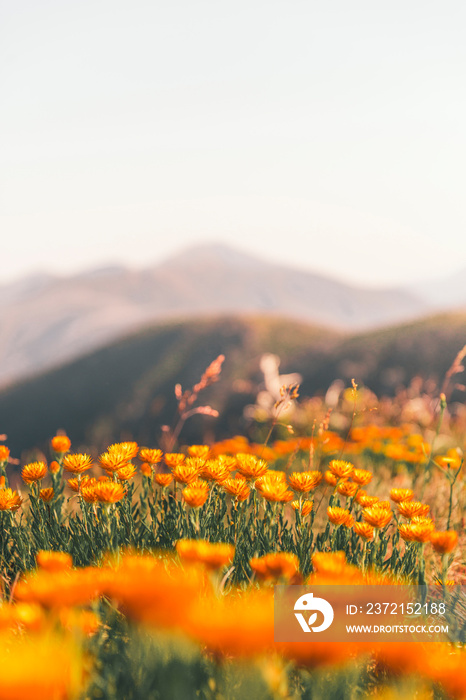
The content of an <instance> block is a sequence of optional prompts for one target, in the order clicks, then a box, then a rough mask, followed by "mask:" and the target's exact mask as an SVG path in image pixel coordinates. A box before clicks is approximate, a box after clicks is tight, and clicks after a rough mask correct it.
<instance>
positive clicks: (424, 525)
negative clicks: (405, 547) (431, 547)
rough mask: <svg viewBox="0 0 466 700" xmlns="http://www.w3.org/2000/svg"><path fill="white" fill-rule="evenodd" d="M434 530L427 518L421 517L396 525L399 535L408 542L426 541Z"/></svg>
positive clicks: (432, 524)
mask: <svg viewBox="0 0 466 700" xmlns="http://www.w3.org/2000/svg"><path fill="white" fill-rule="evenodd" d="M434 530H435V525H434V523H433V522H432V520H430V519H429V518H422V519H419V520H418V521H417V522H410V523H405V524H403V525H399V527H398V531H399V533H400V535H401V537H402V538H403V539H404V540H408V541H409V542H422V543H424V542H428V541H429V540H430V538H431V536H432V533H433V531H434Z"/></svg>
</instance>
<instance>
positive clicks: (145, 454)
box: [139, 447, 163, 464]
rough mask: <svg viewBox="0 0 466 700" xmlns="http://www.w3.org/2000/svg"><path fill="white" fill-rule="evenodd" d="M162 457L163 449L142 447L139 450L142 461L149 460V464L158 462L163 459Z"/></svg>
mask: <svg viewBox="0 0 466 700" xmlns="http://www.w3.org/2000/svg"><path fill="white" fill-rule="evenodd" d="M162 458H163V452H162V450H155V449H150V448H149V447H141V448H140V450H139V459H140V460H141V461H142V462H148V463H149V464H158V463H159V462H161V461H162Z"/></svg>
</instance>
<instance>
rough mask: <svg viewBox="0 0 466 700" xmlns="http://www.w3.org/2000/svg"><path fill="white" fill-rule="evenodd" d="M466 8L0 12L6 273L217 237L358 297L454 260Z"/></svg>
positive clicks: (56, 0)
mask: <svg viewBox="0 0 466 700" xmlns="http://www.w3.org/2000/svg"><path fill="white" fill-rule="evenodd" d="M465 26H466V4H465V3H464V2H463V1H462V0H450V1H449V2H448V3H444V2H440V1H435V2H432V1H429V0H422V1H421V0H410V1H409V2H406V0H403V1H402V2H401V1H399V0H392V1H391V2H390V3H388V2H384V3H381V2H374V1H373V0H369V1H360V0H352V1H351V2H348V0H328V1H327V2H321V1H320V0H304V1H301V0H278V1H277V0H246V1H245V0H235V2H228V1H226V0H195V2H193V0H170V2H166V1H165V0H150V1H143V0H131V2H129V1H121V0H79V2H78V0H75V1H72V0H70V1H68V2H63V0H41V2H37V0H3V3H2V5H1V9H0V94H1V95H2V107H1V109H0V244H1V255H2V281H3V282H7V281H9V280H13V279H17V278H19V277H21V276H23V275H26V274H29V273H32V272H33V273H37V272H56V273H57V272H58V273H60V274H71V273H73V272H77V271H83V270H86V269H90V268H95V267H100V266H106V265H112V264H126V265H128V266H132V267H142V266H147V265H152V264H156V263H159V262H161V261H163V260H164V259H166V258H168V257H169V256H170V255H172V254H175V253H177V252H179V251H181V250H182V249H183V248H185V247H187V246H190V245H194V244H199V243H206V242H216V243H218V242H223V243H226V244H229V245H233V246H237V247H238V248H239V249H241V250H243V251H246V252H250V253H253V254H254V255H259V256H262V257H264V258H265V259H267V260H271V261H274V262H281V263H284V264H287V265H288V264H289V265H295V266H298V267H300V268H303V269H308V270H315V271H319V272H323V273H325V274H329V275H331V276H332V277H336V278H339V279H342V280H345V281H351V282H353V283H357V284H360V285H361V286H368V285H369V286H372V285H377V286H387V285H392V284H407V283H410V282H414V281H417V280H421V279H428V278H430V277H439V276H442V275H444V274H445V275H446V274H449V273H451V272H454V271H458V270H460V269H462V268H466V235H465V233H464V232H465V229H466V226H465V224H466V208H465V203H464V192H465V191H466V129H465V127H464V125H465V123H466V91H465V90H464V76H465V74H466V42H465V41H464V27H465Z"/></svg>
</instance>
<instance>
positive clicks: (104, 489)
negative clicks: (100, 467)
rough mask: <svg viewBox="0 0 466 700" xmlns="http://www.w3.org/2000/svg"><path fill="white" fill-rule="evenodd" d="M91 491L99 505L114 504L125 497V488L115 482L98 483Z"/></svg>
mask: <svg viewBox="0 0 466 700" xmlns="http://www.w3.org/2000/svg"><path fill="white" fill-rule="evenodd" d="M93 489H94V494H95V496H96V498H97V500H98V501H99V503H116V502H117V501H121V499H122V498H124V496H125V495H126V490H125V487H124V486H123V485H122V484H118V483H116V482H115V481H98V482H97V483H96V484H95V485H94V487H93Z"/></svg>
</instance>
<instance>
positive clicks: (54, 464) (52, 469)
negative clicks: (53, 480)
mask: <svg viewBox="0 0 466 700" xmlns="http://www.w3.org/2000/svg"><path fill="white" fill-rule="evenodd" d="M49 469H50V473H51V474H58V472H59V471H60V469H61V467H60V465H59V463H58V462H57V461H55V460H53V461H52V462H50V465H49Z"/></svg>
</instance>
